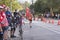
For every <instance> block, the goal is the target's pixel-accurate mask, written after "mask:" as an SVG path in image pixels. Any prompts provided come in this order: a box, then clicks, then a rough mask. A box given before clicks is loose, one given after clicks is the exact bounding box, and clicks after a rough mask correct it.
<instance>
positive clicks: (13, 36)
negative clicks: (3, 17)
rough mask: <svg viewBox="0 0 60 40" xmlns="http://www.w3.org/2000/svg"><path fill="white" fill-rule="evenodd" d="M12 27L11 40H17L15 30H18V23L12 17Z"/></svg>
mask: <svg viewBox="0 0 60 40" xmlns="http://www.w3.org/2000/svg"><path fill="white" fill-rule="evenodd" d="M11 24H12V26H11V38H15V37H16V36H15V35H14V33H15V30H16V23H15V20H14V17H13V16H12V22H11Z"/></svg>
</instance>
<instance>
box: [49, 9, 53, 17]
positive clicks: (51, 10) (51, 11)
mask: <svg viewBox="0 0 60 40" xmlns="http://www.w3.org/2000/svg"><path fill="white" fill-rule="evenodd" d="M50 13H51V16H52V17H53V16H54V13H53V9H52V8H50Z"/></svg>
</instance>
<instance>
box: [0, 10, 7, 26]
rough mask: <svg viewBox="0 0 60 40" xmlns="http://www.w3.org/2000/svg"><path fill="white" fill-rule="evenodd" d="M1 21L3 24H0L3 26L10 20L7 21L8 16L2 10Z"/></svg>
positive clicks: (0, 13) (0, 12)
mask: <svg viewBox="0 0 60 40" xmlns="http://www.w3.org/2000/svg"><path fill="white" fill-rule="evenodd" d="M0 23H2V24H0V25H1V27H6V26H8V21H7V18H6V15H5V12H4V11H0Z"/></svg>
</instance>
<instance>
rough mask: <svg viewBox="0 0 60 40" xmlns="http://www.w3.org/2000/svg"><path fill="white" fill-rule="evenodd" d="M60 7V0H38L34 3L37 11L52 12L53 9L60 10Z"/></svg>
mask: <svg viewBox="0 0 60 40" xmlns="http://www.w3.org/2000/svg"><path fill="white" fill-rule="evenodd" d="M59 8H60V0H37V1H36V2H35V3H34V9H35V12H44V11H46V10H49V11H50V12H51V13H53V11H54V12H55V11H58V10H59Z"/></svg>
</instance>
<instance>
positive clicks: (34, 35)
mask: <svg viewBox="0 0 60 40" xmlns="http://www.w3.org/2000/svg"><path fill="white" fill-rule="evenodd" d="M22 28H23V40H60V30H59V29H60V27H59V26H57V25H53V24H48V23H44V22H41V21H33V23H32V28H30V27H29V24H28V22H26V23H25V25H23V26H22ZM18 29H19V28H17V29H16V32H15V35H16V36H17V37H19V32H18ZM17 39H18V38H17ZM17 39H15V40H17ZM18 40H20V39H18Z"/></svg>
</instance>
